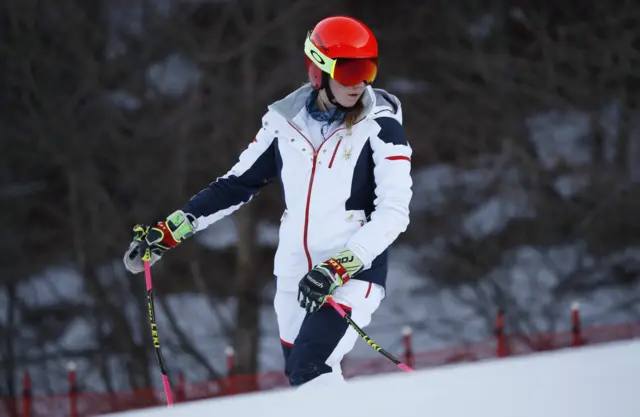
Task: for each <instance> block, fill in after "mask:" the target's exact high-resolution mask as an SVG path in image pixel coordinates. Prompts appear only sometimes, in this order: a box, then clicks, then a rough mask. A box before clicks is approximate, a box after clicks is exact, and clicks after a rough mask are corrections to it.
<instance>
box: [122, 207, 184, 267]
mask: <svg viewBox="0 0 640 417" xmlns="http://www.w3.org/2000/svg"><path fill="white" fill-rule="evenodd" d="M195 231H196V226H195V219H194V218H193V216H192V215H190V214H185V213H184V212H182V211H180V210H178V211H176V212H174V213H172V214H171V215H169V217H167V219H166V220H163V221H159V222H158V223H156V225H155V226H153V227H150V226H146V225H142V224H137V225H135V226H133V240H132V241H131V243H130V244H129V249H127V251H126V253H125V254H124V259H123V261H124V266H125V268H127V270H128V271H129V272H132V273H134V274H137V273H139V272H142V271H144V265H143V263H142V261H143V260H148V261H149V263H150V265H153V264H154V263H156V262H157V261H158V260H159V259H160V258H161V257H162V255H163V254H164V253H165V252H166V251H167V250H169V249H171V248H174V247H176V246H177V245H178V244H180V242H182V241H183V240H185V239H187V238H188V237H190V236H192V235H193V234H195Z"/></svg>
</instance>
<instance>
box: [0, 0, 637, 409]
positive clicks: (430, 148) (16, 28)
mask: <svg viewBox="0 0 640 417" xmlns="http://www.w3.org/2000/svg"><path fill="white" fill-rule="evenodd" d="M336 14H348V15H351V16H354V17H357V18H359V19H361V20H363V21H364V22H366V23H367V24H368V25H369V26H370V27H371V28H372V29H373V31H374V32H375V34H376V35H377V37H378V40H379V45H380V55H381V58H380V62H381V64H380V76H379V79H378V81H377V83H376V86H377V87H381V88H385V89H387V90H389V91H390V92H391V93H393V94H396V95H397V96H398V97H399V98H400V99H401V100H402V102H403V108H404V118H405V120H404V125H405V130H406V134H407V136H408V138H409V140H410V142H411V145H412V147H413V149H414V157H413V173H414V174H413V175H414V181H415V186H414V195H415V197H414V199H413V202H412V214H411V225H410V227H409V230H408V231H407V232H406V233H405V234H403V235H402V236H401V237H400V239H399V240H398V241H397V242H396V244H395V245H394V249H393V251H392V253H391V255H392V257H391V260H392V268H391V272H390V277H389V282H390V284H389V294H388V299H387V300H385V301H384V302H383V307H381V310H380V312H379V313H377V314H376V316H374V322H373V324H372V325H371V327H370V329H371V330H370V331H371V336H372V337H373V338H374V339H375V340H376V341H377V342H378V343H379V344H380V345H382V346H385V347H389V348H390V350H393V349H396V350H397V348H398V345H399V343H400V342H398V341H399V340H400V335H399V334H398V328H399V327H398V326H401V325H404V324H409V325H412V326H413V327H414V330H415V336H416V346H415V348H416V349H417V350H428V349H430V348H434V347H437V346H445V345H454V344H456V343H462V342H465V341H468V340H471V339H486V338H489V337H491V334H492V329H493V327H492V326H493V320H494V317H495V313H496V311H497V310H498V309H504V310H505V311H506V312H507V328H508V329H509V330H510V331H514V332H524V333H531V332H537V331H554V330H558V329H560V328H566V327H567V326H568V325H569V323H568V321H567V319H566V317H567V311H568V308H569V305H570V303H571V302H572V301H574V300H579V301H580V302H581V303H582V305H583V306H585V314H586V320H587V323H586V324H606V323H615V322H629V321H638V320H640V291H638V283H639V281H640V278H639V277H640V217H639V215H638V214H639V213H640V114H639V113H638V110H639V109H638V97H639V94H640V79H639V77H638V69H639V68H640V32H639V31H638V27H640V3H638V2H636V1H622V0H621V1H615V2H603V1H595V0H575V1H551V0H536V1H532V0H513V1H508V0H482V1H451V0H430V1H394V2H390V1H372V0H322V1H317V0H236V1H233V0H227V1H225V0H209V1H204V0H60V1H36V0H5V1H3V2H2V4H1V5H0V34H1V35H0V36H1V38H0V68H1V72H2V76H1V77H0V91H2V94H1V95H0V100H1V103H2V116H1V117H0V149H1V150H2V151H1V152H0V159H1V161H2V163H1V165H0V216H1V217H2V218H3V219H5V220H6V222H5V223H4V226H3V227H2V228H0V246H1V250H0V279H1V284H0V395H2V396H11V397H13V396H16V395H17V393H18V392H19V386H20V375H21V372H23V371H25V370H28V371H30V372H31V373H32V374H33V375H34V377H33V378H34V389H35V390H36V391H39V392H57V391H59V390H60V388H59V387H60V386H63V387H65V386H66V385H65V384H66V382H64V381H65V378H66V377H65V372H66V370H65V365H66V364H67V363H68V362H69V361H74V363H75V364H76V365H77V366H78V369H79V373H78V376H79V378H80V384H81V386H82V387H83V389H87V390H105V391H113V390H122V389H130V388H136V387H147V386H151V385H154V384H156V383H157V379H158V378H156V377H155V375H156V372H157V368H156V366H157V365H156V363H155V357H154V353H153V349H152V344H151V342H150V340H149V338H150V336H149V332H148V324H147V319H148V316H147V313H146V302H145V298H144V282H143V279H142V277H139V276H135V277H134V276H131V275H130V274H126V273H125V271H124V268H123V267H122V264H121V257H122V255H123V253H124V251H125V249H126V247H127V246H128V244H129V241H130V237H131V227H132V225H133V224H135V223H137V222H152V221H156V220H158V219H161V218H164V216H166V215H167V214H169V213H170V212H171V211H173V210H174V209H176V208H177V207H180V206H181V205H182V204H183V203H184V202H185V201H186V199H188V198H189V197H190V196H191V195H193V194H194V193H196V192H197V191H198V190H200V189H201V188H203V187H204V186H205V185H206V184H207V183H208V182H209V181H210V180H212V179H215V178H216V177H218V176H221V175H223V174H224V173H225V172H226V171H227V170H228V169H229V168H230V167H231V166H232V164H233V163H234V162H235V160H236V158H237V156H238V155H239V153H240V152H241V151H242V150H243V149H244V148H245V147H246V146H247V144H248V143H249V142H250V141H251V140H252V139H253V137H254V135H255V132H256V131H257V130H258V129H259V127H260V117H261V116H262V114H263V113H264V112H265V110H266V106H267V105H268V104H269V103H271V102H272V101H274V100H276V99H279V98H281V97H283V96H284V95H286V94H287V93H288V92H290V91H291V90H293V89H295V88H296V87H298V86H300V85H301V84H302V83H303V82H304V81H305V71H304V54H303V42H304V37H305V35H306V33H307V31H308V30H310V29H312V28H313V26H314V24H315V23H316V22H317V21H318V20H320V19H321V18H323V17H326V16H329V15H336ZM279 193H280V191H279V187H275V186H271V187H267V189H266V190H265V191H264V192H263V193H261V195H260V196H259V197H258V198H257V199H256V200H254V201H253V202H252V203H251V204H249V205H246V206H244V207H243V208H242V209H241V210H239V211H238V212H236V214H234V216H233V217H232V218H231V219H227V220H228V221H221V222H220V224H216V225H213V226H212V227H211V228H210V229H208V230H207V231H206V232H204V233H202V234H201V235H199V236H198V237H197V238H196V239H194V241H190V242H188V243H186V244H184V245H181V246H180V247H179V248H177V249H176V250H175V251H172V252H171V253H169V254H168V255H167V256H165V257H164V259H163V260H162V262H161V263H160V264H157V267H156V266H154V280H155V282H156V286H157V301H156V303H157V305H158V312H157V314H158V320H159V326H160V332H161V333H160V335H161V338H162V339H163V342H164V347H166V349H167V353H165V356H167V357H168V359H169V362H168V363H169V367H170V368H172V367H173V368H174V369H175V368H180V369H181V370H183V371H184V372H186V373H187V375H188V377H189V378H191V379H193V380H203V379H206V378H214V377H216V376H217V375H219V374H220V373H222V372H223V371H224V365H223V363H224V362H223V361H224V359H223V353H222V349H223V348H224V346H226V345H227V344H229V345H231V346H233V347H234V348H235V350H236V353H237V364H238V372H241V373H245V372H247V373H248V372H256V371H260V370H267V369H276V370H279V369H280V362H279V361H280V360H281V359H280V356H279V355H280V347H279V343H278V338H277V331H276V329H275V320H274V317H273V313H272V312H271V310H272V309H271V302H272V295H273V294H272V293H273V287H272V284H273V283H272V273H271V271H272V265H273V263H272V256H273V253H274V250H275V244H276V243H277V234H276V231H277V225H278V222H279V218H280V215H281V213H282V210H283V205H282V203H281V201H280V194H279ZM358 352H362V353H363V354H365V353H364V352H369V351H368V350H367V349H366V346H365V347H364V348H363V349H361V350H360V351H358ZM356 353H357V352H356ZM354 354H355V353H354ZM372 354H375V352H373V353H372ZM61 381H62V382H61ZM63 390H64V388H63Z"/></svg>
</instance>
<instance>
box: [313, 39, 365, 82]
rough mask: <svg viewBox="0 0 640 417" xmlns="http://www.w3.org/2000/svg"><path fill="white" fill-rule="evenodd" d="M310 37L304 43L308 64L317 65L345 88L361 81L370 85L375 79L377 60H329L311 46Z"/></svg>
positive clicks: (316, 48) (315, 47)
mask: <svg viewBox="0 0 640 417" xmlns="http://www.w3.org/2000/svg"><path fill="white" fill-rule="evenodd" d="M310 35H311V33H309V36H307V40H306V41H305V43H304V53H305V55H306V56H307V59H308V62H312V63H314V64H315V65H317V66H318V67H319V68H320V69H321V70H322V71H324V72H326V73H328V74H329V75H330V76H331V78H333V79H334V80H336V81H337V82H339V83H340V84H342V85H346V86H354V85H358V84H360V83H361V82H362V81H364V82H365V83H367V84H371V83H373V80H375V79H376V75H377V74H378V58H335V59H334V58H329V57H328V56H326V55H325V54H324V53H322V51H320V49H318V47H317V46H315V45H314V44H313V42H312V41H311V37H310Z"/></svg>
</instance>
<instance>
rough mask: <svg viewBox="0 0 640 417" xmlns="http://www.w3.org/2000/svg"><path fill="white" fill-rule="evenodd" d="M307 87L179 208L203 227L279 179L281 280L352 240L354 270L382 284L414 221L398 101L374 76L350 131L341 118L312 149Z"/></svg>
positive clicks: (297, 275) (271, 114)
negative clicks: (392, 248)
mask: <svg viewBox="0 0 640 417" xmlns="http://www.w3.org/2000/svg"><path fill="white" fill-rule="evenodd" d="M311 91H312V87H311V86H310V85H305V86H303V87H301V88H299V89H298V90H296V91H294V92H292V93H291V94H289V95H288V96H287V97H285V98H284V99H282V100H280V101H277V102H275V103H273V104H272V105H270V106H269V107H268V111H267V113H266V114H265V115H264V116H263V118H262V128H261V129H260V130H259V132H258V133H257V135H256V138H255V139H254V141H253V142H252V143H251V144H250V145H249V146H248V147H247V148H246V149H245V150H244V151H243V152H242V154H241V155H240V158H239V160H238V162H237V163H236V164H235V165H234V166H233V167H232V168H231V170H230V171H229V172H228V173H227V174H226V175H224V176H223V177H221V178H218V179H217V180H216V181H214V182H212V183H211V184H209V186H208V187H207V188H205V189H204V190H202V191H200V192H199V193H198V194H196V195H195V196H194V197H193V198H192V199H191V200H190V201H189V202H188V203H187V204H186V205H185V206H184V207H183V208H182V210H183V211H185V212H186V213H191V214H192V215H194V216H195V218H196V221H197V223H196V225H197V230H202V229H204V228H206V227H208V226H209V225H211V224H212V223H214V222H215V221H217V220H219V219H221V218H223V217H224V216H226V215H228V214H230V213H232V212H234V211H235V210H237V209H238V208H239V207H240V206H242V205H243V204H245V203H247V202H249V201H250V200H251V199H252V198H253V196H255V195H256V194H257V193H258V191H259V190H260V188H261V187H263V186H264V185H266V184H268V183H270V182H272V180H275V179H278V180H279V182H280V183H281V186H282V189H283V192H284V199H285V207H286V209H285V211H284V213H283V215H282V218H281V224H280V230H279V243H278V248H277V251H276V255H275V260H274V274H275V275H276V276H277V277H278V285H279V286H281V285H283V284H284V285H285V286H287V287H289V286H290V287H291V288H292V289H293V288H297V284H298V282H299V280H300V279H301V278H302V277H303V275H304V274H305V273H306V272H307V271H309V270H310V269H311V268H313V266H314V265H316V264H318V263H320V262H322V261H325V260H326V259H328V258H330V257H332V256H334V255H335V254H336V253H338V252H339V251H340V250H342V249H343V248H345V247H346V248H349V249H350V250H352V251H353V252H354V253H355V254H356V255H357V256H358V258H360V260H361V261H362V262H363V264H364V265H365V270H364V271H362V272H361V273H359V274H358V275H356V276H355V277H354V279H359V280H364V281H369V282H373V283H376V284H379V285H381V286H383V287H384V286H385V282H386V275H387V251H386V250H387V248H388V247H389V245H390V244H391V243H392V242H393V241H394V240H395V239H396V238H397V237H398V236H399V235H400V233H402V232H404V231H405V230H406V228H407V226H408V224H409V202H410V200H411V197H412V191H411V186H412V180H411V152H412V151H411V147H410V146H409V144H408V142H407V139H406V138H405V136H404V131H403V128H402V109H401V104H400V101H399V100H398V98H397V97H395V96H393V95H391V94H389V93H387V92H386V91H384V90H381V89H374V88H372V87H371V86H368V87H367V88H366V89H365V92H364V96H363V104H364V106H365V109H364V112H363V114H362V117H361V119H360V120H359V121H358V122H357V123H356V124H355V125H354V126H353V128H352V131H351V133H350V134H349V133H348V131H347V129H346V127H345V126H344V124H343V125H341V127H339V128H338V129H336V130H334V131H333V132H330V133H329V134H327V136H326V139H325V141H324V142H323V143H322V144H321V145H320V146H318V147H317V149H315V148H314V147H313V145H312V143H311V141H310V140H309V139H308V138H309V132H307V131H306V127H305V126H306V124H305V123H304V116H305V113H306V111H307V110H306V107H305V102H306V99H307V97H308V95H309V94H310V93H311ZM289 278H290V280H289Z"/></svg>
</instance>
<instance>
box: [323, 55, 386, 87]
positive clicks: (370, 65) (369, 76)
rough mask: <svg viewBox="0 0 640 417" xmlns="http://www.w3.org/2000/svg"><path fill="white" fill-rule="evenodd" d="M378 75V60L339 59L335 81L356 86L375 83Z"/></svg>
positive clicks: (335, 70) (334, 72) (334, 73)
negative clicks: (363, 83) (362, 83)
mask: <svg viewBox="0 0 640 417" xmlns="http://www.w3.org/2000/svg"><path fill="white" fill-rule="evenodd" d="M377 74H378V58H337V59H336V66H335V68H334V71H333V79H334V80H336V81H337V82H339V83H340V84H342V85H347V86H354V85H358V84H360V83H361V82H362V81H364V82H366V83H367V84H371V83H373V80H375V79H376V75H377Z"/></svg>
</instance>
